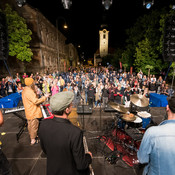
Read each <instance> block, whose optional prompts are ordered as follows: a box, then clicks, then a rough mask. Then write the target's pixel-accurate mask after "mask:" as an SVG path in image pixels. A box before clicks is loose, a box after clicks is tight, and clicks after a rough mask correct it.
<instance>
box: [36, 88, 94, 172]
mask: <svg viewBox="0 0 175 175" xmlns="http://www.w3.org/2000/svg"><path fill="white" fill-rule="evenodd" d="M73 99H74V93H73V92H70V91H64V92H60V93H57V94H55V95H54V96H52V97H51V99H50V107H51V110H52V113H53V114H54V118H53V119H45V120H43V121H41V124H40V128H39V138H40V143H41V147H42V149H43V151H44V153H46V156H47V175H58V174H60V175H85V174H89V170H88V166H89V164H90V163H91V161H92V154H91V153H90V152H89V153H87V154H85V151H84V146H83V132H82V131H81V130H80V129H79V128H78V127H76V126H74V125H73V124H72V123H71V122H70V121H69V120H68V115H69V114H70V113H71V111H72V101H73Z"/></svg>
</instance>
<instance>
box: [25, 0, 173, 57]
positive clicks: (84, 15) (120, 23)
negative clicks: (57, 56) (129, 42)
mask: <svg viewBox="0 0 175 175" xmlns="http://www.w3.org/2000/svg"><path fill="white" fill-rule="evenodd" d="M27 2H28V3H29V4H30V5H32V6H33V7H35V8H38V9H39V10H40V11H41V12H42V13H43V14H44V15H45V16H46V17H47V19H49V20H50V21H51V22H52V23H53V24H54V25H55V23H56V19H57V17H58V22H59V23H63V22H64V21H63V20H62V19H61V18H60V17H64V18H65V19H66V22H67V23H68V26H69V29H68V30H67V31H62V32H63V33H64V35H65V36H66V37H67V38H68V42H69V41H71V42H72V43H74V44H75V45H81V51H82V52H84V53H85V58H88V57H91V58H92V57H93V55H94V53H95V51H96V50H97V49H98V48H99V29H100V25H101V24H103V23H107V24H108V27H109V31H110V33H109V46H110V47H113V48H117V47H124V46H125V39H126V34H125V30H126V29H127V28H130V27H131V26H132V25H133V24H134V23H135V22H136V19H137V18H138V17H139V16H142V15H143V14H147V13H150V11H151V10H153V9H155V8H156V9H158V8H160V7H163V6H169V5H170V4H171V2H172V0H154V6H153V7H152V8H151V9H150V10H147V9H145V7H143V1H142V0H113V4H112V6H111V7H110V9H109V10H108V11H106V10H105V9H104V7H103V6H102V3H101V2H102V0H72V6H71V8H70V10H65V9H64V8H63V5H62V3H61V0H28V1H27ZM59 29H60V30H61V25H59Z"/></svg>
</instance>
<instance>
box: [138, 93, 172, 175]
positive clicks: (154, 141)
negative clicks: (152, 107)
mask: <svg viewBox="0 0 175 175" xmlns="http://www.w3.org/2000/svg"><path fill="white" fill-rule="evenodd" d="M166 112H167V115H168V120H165V121H163V122H162V123H160V125H159V126H152V127H150V128H149V129H148V130H147V131H146V132H145V134H144V137H143V140H142V142H141V145H140V148H139V151H138V153H137V156H138V159H139V162H140V163H142V164H147V165H146V166H145V168H144V172H143V174H147V175H152V174H159V175H165V174H168V175H174V174H175V166H174V165H175V158H174V157H175V96H173V97H171V98H170V99H169V100H168V105H167V107H166Z"/></svg>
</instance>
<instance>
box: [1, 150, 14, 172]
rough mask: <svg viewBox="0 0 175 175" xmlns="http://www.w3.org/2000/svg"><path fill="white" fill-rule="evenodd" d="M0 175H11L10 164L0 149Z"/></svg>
mask: <svg viewBox="0 0 175 175" xmlns="http://www.w3.org/2000/svg"><path fill="white" fill-rule="evenodd" d="M0 175H12V172H11V169H10V164H9V162H8V160H7V158H6V156H5V154H4V153H3V152H2V150H1V149H0Z"/></svg>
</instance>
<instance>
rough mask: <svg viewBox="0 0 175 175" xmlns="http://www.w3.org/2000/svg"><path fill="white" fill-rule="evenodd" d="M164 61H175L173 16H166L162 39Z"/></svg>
mask: <svg viewBox="0 0 175 175" xmlns="http://www.w3.org/2000/svg"><path fill="white" fill-rule="evenodd" d="M163 58H164V61H170V62H172V61H175V16H174V15H172V16H170V17H167V19H166V22H165V28H164V39H163Z"/></svg>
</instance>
